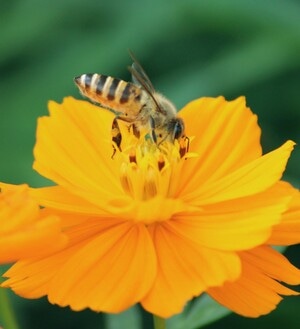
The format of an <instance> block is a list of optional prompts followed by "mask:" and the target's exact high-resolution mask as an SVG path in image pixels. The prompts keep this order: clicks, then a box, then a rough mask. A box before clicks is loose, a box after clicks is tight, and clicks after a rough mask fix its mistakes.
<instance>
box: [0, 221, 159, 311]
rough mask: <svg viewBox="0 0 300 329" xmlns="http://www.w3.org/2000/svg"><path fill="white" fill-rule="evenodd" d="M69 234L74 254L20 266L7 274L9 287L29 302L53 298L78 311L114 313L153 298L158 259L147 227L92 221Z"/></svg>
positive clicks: (70, 250) (58, 254) (16, 266)
mask: <svg viewBox="0 0 300 329" xmlns="http://www.w3.org/2000/svg"><path fill="white" fill-rule="evenodd" d="M96 223H98V225H96ZM67 234H68V235H69V238H70V241H71V244H70V246H69V248H67V249H65V250H64V251H62V252H60V253H57V254H55V255H53V256H51V257H48V258H44V259H40V260H38V259H31V260H28V261H26V262H19V263H16V264H15V265H14V266H13V267H12V268H11V269H10V270H9V271H8V272H7V273H6V274H5V276H7V277H10V279H8V280H7V281H6V282H4V284H3V286H5V287H11V288H12V289H13V290H14V291H16V292H17V293H18V294H20V295H22V296H25V297H27V298H36V297H40V296H43V295H46V294H47V295H48V298H49V300H50V302H51V303H54V304H58V305H60V306H67V305H68V306H70V307H71V308H72V309H73V310H81V309H84V308H91V309H92V310H95V311H103V312H112V313H116V312H121V311H123V310H125V309H127V308H128V307H130V306H132V305H134V304H135V303H137V302H138V301H139V300H140V299H141V298H143V297H144V295H145V294H146V293H147V292H148V290H149V288H150V287H151V285H152V284H153V280H154V278H155V274H156V258H155V254H154V249H153V245H152V242H151V239H150V236H149V234H148V232H147V231H146V229H145V227H144V226H143V225H131V224H129V223H119V224H112V223H111V221H109V220H108V221H104V220H102V221H97V220H90V221H89V222H86V224H85V225H79V226H78V227H76V226H75V227H72V228H71V229H70V230H68V232H67ZM145 255H147V257H145Z"/></svg>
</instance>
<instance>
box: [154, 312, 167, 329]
mask: <svg viewBox="0 0 300 329" xmlns="http://www.w3.org/2000/svg"><path fill="white" fill-rule="evenodd" d="M153 322H154V329H166V320H165V319H163V318H160V317H159V316H156V315H153Z"/></svg>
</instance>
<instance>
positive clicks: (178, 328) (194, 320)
mask: <svg viewBox="0 0 300 329" xmlns="http://www.w3.org/2000/svg"><path fill="white" fill-rule="evenodd" d="M229 313H230V311H229V310H228V309H227V308H225V307H223V306H221V305H220V304H218V303H217V302H215V301H214V300H213V299H211V298H210V297H209V296H208V295H203V296H201V297H199V298H197V299H196V300H194V301H193V302H192V303H191V304H190V305H188V307H186V309H185V311H184V312H183V313H181V314H179V315H176V316H174V317H172V318H171V319H169V320H168V321H167V329H198V328H201V327H203V326H205V325H207V324H209V323H212V322H214V321H217V320H219V319H221V318H223V317H224V316H226V315H228V314H229Z"/></svg>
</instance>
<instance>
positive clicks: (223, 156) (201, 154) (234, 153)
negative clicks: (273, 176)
mask: <svg viewBox="0 0 300 329" xmlns="http://www.w3.org/2000/svg"><path fill="white" fill-rule="evenodd" d="M180 116H182V117H183V119H184V120H185V125H186V129H187V132H186V133H187V136H193V137H194V138H193V139H192V141H191V143H190V151H191V152H196V153H197V155H198V156H197V157H196V158H193V159H189V160H188V161H187V162H186V167H185V169H184V170H183V172H182V177H181V181H182V184H181V189H180V191H181V193H182V194H186V193H188V192H189V191H191V190H194V189H198V187H199V185H200V184H203V183H204V182H209V181H216V180H218V179H220V178H222V177H224V176H225V175H228V174H229V173H231V172H233V171H234V170H236V169H238V168H239V167H241V166H243V165H245V164H247V163H249V162H250V161H253V160H254V159H257V158H258V157H260V156H261V153H262V152H261V146H260V134H261V132H260V128H259V126H258V125H257V117H256V115H254V114H253V113H252V112H251V111H250V109H249V108H247V107H246V103H245V98H244V97H239V98H237V99H236V100H234V101H226V100H225V99H224V98H223V97H218V98H200V99H198V100H195V101H193V102H191V103H189V104H188V105H186V107H184V108H183V110H182V111H180Z"/></svg>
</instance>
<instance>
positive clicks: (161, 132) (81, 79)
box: [74, 53, 185, 149]
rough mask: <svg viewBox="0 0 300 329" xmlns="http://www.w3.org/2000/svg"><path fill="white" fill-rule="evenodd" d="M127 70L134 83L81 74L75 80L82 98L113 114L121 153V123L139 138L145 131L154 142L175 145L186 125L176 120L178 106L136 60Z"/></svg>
mask: <svg viewBox="0 0 300 329" xmlns="http://www.w3.org/2000/svg"><path fill="white" fill-rule="evenodd" d="M130 56H131V58H132V60H133V64H132V65H131V66H130V67H129V68H128V69H129V71H130V73H131V75H132V82H126V81H123V80H120V79H117V78H113V77H111V76H106V75H103V74H97V73H92V74H82V75H80V76H78V77H75V78H74V81H75V84H76V85H77V86H78V88H79V90H80V92H81V94H82V95H83V96H86V97H88V98H89V99H90V100H91V101H93V102H96V103H98V104H99V105H101V106H102V107H104V108H107V109H108V110H110V111H112V112H113V113H114V114H115V115H116V117H115V119H114V120H113V123H112V140H113V142H114V143H115V144H116V146H117V147H118V148H119V149H121V141H122V135H121V131H120V128H119V124H118V120H122V121H125V122H126V123H128V126H129V128H132V131H133V133H134V135H135V136H136V137H140V133H141V131H146V132H147V133H148V135H149V136H150V138H152V140H153V142H155V143H156V144H158V145H159V144H160V143H162V142H163V141H170V142H174V141H175V140H176V139H177V140H179V139H180V138H182V137H183V138H184V137H185V135H184V122H183V120H182V119H181V118H179V117H177V111H176V108H175V106H174V105H173V104H172V103H171V101H169V100H168V99H167V98H165V97H164V96H163V95H161V94H160V93H158V92H156V91H155V89H154V87H153V85H152V83H151V81H150V79H149V77H148V75H147V74H146V72H145V71H144V69H143V68H142V66H141V65H140V64H139V62H138V61H137V60H136V59H135V57H134V56H133V54H132V53H130Z"/></svg>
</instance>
